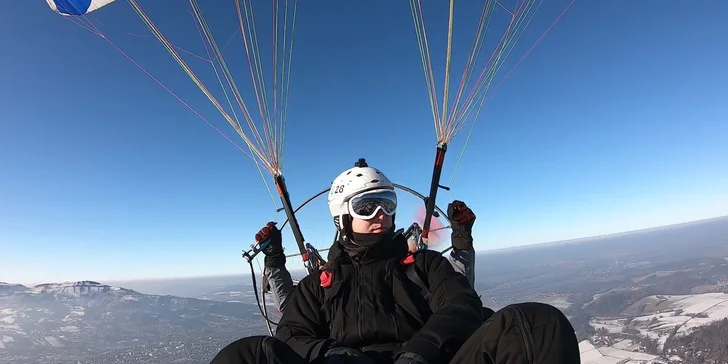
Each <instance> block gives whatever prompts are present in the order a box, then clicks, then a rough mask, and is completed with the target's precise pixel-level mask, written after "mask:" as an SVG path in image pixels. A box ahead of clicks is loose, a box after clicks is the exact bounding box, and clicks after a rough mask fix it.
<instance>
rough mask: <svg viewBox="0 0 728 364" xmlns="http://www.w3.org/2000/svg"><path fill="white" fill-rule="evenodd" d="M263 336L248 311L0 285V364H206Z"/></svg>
mask: <svg viewBox="0 0 728 364" xmlns="http://www.w3.org/2000/svg"><path fill="white" fill-rule="evenodd" d="M265 332H266V331H265V322H264V321H263V320H262V318H261V317H260V313H259V311H258V307H257V306H256V305H251V304H245V303H239V302H220V301H211V300H201V299H195V298H183V297H175V296H165V295H149V294H143V293H139V292H136V291H133V290H130V289H125V288H122V287H114V286H109V285H105V284H101V283H99V282H94V281H80V282H64V283H46V284H39V285H37V286H34V287H25V286H22V285H12V284H7V283H4V284H2V285H0V363H21V362H23V363H25V362H48V363H50V362H53V363H63V362H69V363H76V362H81V363H86V362H103V363H114V362H149V360H150V356H151V357H155V356H161V357H168V359H169V361H173V360H176V362H180V363H187V362H190V363H193V362H195V363H198V362H209V360H210V359H211V358H212V357H211V355H214V353H215V352H216V351H217V350H219V349H220V348H222V346H224V345H226V344H228V343H230V342H231V341H233V340H235V339H238V338H240V337H243V336H248V335H253V334H264V333H265ZM120 358H123V360H122V359H120ZM135 358H136V359H135ZM142 358H143V359H142ZM157 359H160V358H159V357H158V358H157ZM165 360H166V359H165ZM165 360H152V362H167V361H165Z"/></svg>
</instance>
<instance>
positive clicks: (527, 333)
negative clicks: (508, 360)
mask: <svg viewBox="0 0 728 364" xmlns="http://www.w3.org/2000/svg"><path fill="white" fill-rule="evenodd" d="M514 311H515V312H516V321H517V322H518V328H519V329H521V335H522V336H523V343H524V345H525V347H526V359H528V362H529V363H531V364H536V361H535V360H534V358H533V335H532V333H531V325H530V324H529V323H528V320H526V314H524V313H523V311H521V309H520V308H519V307H514Z"/></svg>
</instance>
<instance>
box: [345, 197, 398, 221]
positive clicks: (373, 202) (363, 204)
mask: <svg viewBox="0 0 728 364" xmlns="http://www.w3.org/2000/svg"><path fill="white" fill-rule="evenodd" d="M379 211H382V212H383V213H384V214H385V215H387V216H392V215H394V213H395V212H397V194H396V193H395V192H394V191H392V190H375V191H367V192H364V193H362V194H359V195H356V196H354V197H352V198H351V199H350V200H349V214H350V215H351V217H353V218H355V219H360V220H369V219H372V218H374V216H376V215H377V213H378V212H379Z"/></svg>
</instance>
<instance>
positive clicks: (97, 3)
mask: <svg viewBox="0 0 728 364" xmlns="http://www.w3.org/2000/svg"><path fill="white" fill-rule="evenodd" d="M114 1H116V0H46V2H47V3H48V6H50V8H51V9H52V10H53V11H55V12H56V13H58V14H61V15H84V14H88V13H90V12H92V11H95V10H98V9H100V8H102V7H104V6H106V5H109V4H111V3H113V2H114Z"/></svg>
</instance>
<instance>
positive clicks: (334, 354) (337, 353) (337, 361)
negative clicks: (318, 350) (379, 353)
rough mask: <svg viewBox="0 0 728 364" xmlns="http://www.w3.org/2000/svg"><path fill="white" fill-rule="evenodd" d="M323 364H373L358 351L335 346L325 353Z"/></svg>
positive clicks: (372, 361)
mask: <svg viewBox="0 0 728 364" xmlns="http://www.w3.org/2000/svg"><path fill="white" fill-rule="evenodd" d="M323 363H325V364H375V363H374V360H372V359H371V358H370V357H368V356H366V354H364V353H362V352H361V351H360V350H357V349H354V348H347V347H344V346H336V347H333V348H331V349H329V350H327V351H326V354H324V360H323Z"/></svg>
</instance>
